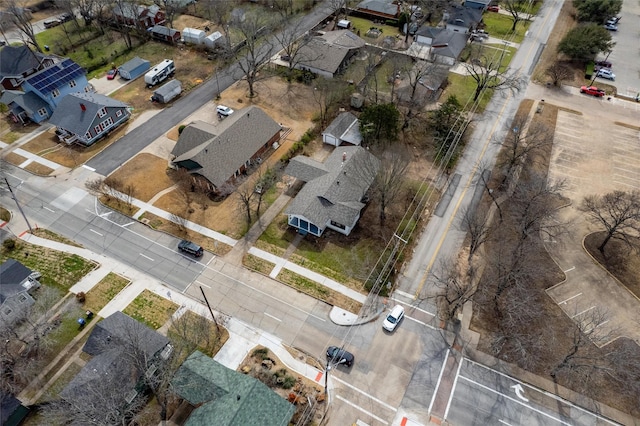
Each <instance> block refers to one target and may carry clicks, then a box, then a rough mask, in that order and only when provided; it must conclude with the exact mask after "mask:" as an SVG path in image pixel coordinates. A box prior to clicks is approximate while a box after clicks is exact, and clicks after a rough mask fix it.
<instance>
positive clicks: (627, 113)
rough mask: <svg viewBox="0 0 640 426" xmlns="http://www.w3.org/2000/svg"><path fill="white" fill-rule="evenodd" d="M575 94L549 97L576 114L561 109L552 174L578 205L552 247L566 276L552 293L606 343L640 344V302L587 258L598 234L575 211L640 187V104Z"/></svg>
mask: <svg viewBox="0 0 640 426" xmlns="http://www.w3.org/2000/svg"><path fill="white" fill-rule="evenodd" d="M575 92H576V93H572V92H570V89H568V88H567V89H564V90H563V91H557V92H552V91H547V92H546V93H545V94H544V96H546V97H547V99H546V100H547V102H550V103H557V104H559V105H562V106H566V107H567V108H571V110H575V112H572V111H569V110H568V109H567V110H560V111H558V118H557V121H556V130H555V134H554V146H553V152H552V159H551V164H550V170H549V176H550V178H551V179H554V180H564V181H565V183H566V190H565V191H563V192H564V194H565V195H566V196H567V197H569V198H570V199H571V205H570V206H569V207H567V208H565V209H562V210H561V214H560V217H559V220H560V221H561V222H565V223H569V224H570V226H571V231H570V232H569V234H568V235H566V236H562V237H561V238H558V240H554V239H549V240H547V241H546V247H547V249H548V250H549V252H550V253H551V255H552V256H553V258H554V259H555V260H556V262H557V263H558V266H559V267H560V268H561V269H562V270H563V271H564V273H565V276H566V280H565V281H564V282H562V283H559V284H558V285H556V286H554V287H552V288H550V289H548V290H547V293H548V294H549V296H550V297H551V298H552V299H553V300H554V301H555V302H556V303H557V304H558V306H559V307H560V308H561V309H563V311H564V312H565V313H566V315H567V316H568V317H570V318H572V319H573V320H574V321H576V322H589V321H591V322H593V320H595V323H593V324H591V325H592V326H593V327H597V331H596V333H595V334H597V335H598V336H605V335H607V336H606V337H607V338H606V339H605V340H606V341H603V342H600V343H601V344H603V343H608V342H609V341H611V340H613V339H615V338H617V337H620V336H627V337H630V338H632V339H633V340H635V341H637V342H639V343H640V330H638V328H637V326H635V325H634V324H635V322H634V321H633V317H634V315H636V313H637V312H638V311H640V300H638V299H637V298H635V297H634V296H633V295H631V294H630V293H629V292H628V291H627V290H626V289H624V288H623V287H622V286H620V285H619V284H618V283H617V282H616V281H615V280H613V278H612V277H611V276H610V275H609V274H608V273H607V271H605V270H604V269H603V268H601V267H600V266H598V265H597V264H596V263H595V262H594V261H593V260H592V259H591V258H590V257H589V256H588V254H587V253H586V252H585V250H584V249H583V247H582V239H583V238H584V237H585V236H586V235H587V234H589V233H590V232H593V231H595V230H596V228H595V227H594V226H593V225H591V224H589V223H587V222H586V221H585V220H584V215H583V214H582V213H581V212H579V211H578V210H577V208H576V207H577V206H578V205H579V204H580V203H581V201H582V199H583V198H584V197H585V196H586V195H590V194H601V195H602V194H605V193H608V192H611V191H614V190H622V191H631V190H638V189H640V150H639V149H638V147H639V146H640V129H639V128H638V127H634V126H637V125H638V123H639V122H640V121H639V120H638V117H639V112H638V111H637V108H634V107H636V106H637V104H635V103H632V102H624V103H623V102H622V101H615V100H611V101H608V100H606V98H593V97H589V96H587V95H584V94H579V93H577V91H575ZM540 96H542V95H540ZM554 97H556V99H554ZM549 98H551V99H549ZM598 230H599V229H598ZM603 295H606V297H603ZM590 331H591V330H590Z"/></svg>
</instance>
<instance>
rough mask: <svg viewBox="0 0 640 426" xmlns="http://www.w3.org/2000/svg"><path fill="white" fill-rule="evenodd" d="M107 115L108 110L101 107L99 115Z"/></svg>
mask: <svg viewBox="0 0 640 426" xmlns="http://www.w3.org/2000/svg"><path fill="white" fill-rule="evenodd" d="M105 115H107V110H106V109H104V108H100V111H98V117H100V118H102V117H104V116H105Z"/></svg>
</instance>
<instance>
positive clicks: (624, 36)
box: [596, 0, 640, 98]
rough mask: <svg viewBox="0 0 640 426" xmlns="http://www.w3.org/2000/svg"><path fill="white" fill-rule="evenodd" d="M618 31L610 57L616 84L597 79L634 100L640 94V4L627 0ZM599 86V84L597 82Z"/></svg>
mask: <svg viewBox="0 0 640 426" xmlns="http://www.w3.org/2000/svg"><path fill="white" fill-rule="evenodd" d="M620 16H621V17H622V18H621V19H620V22H619V23H618V31H612V32H611V35H612V38H613V41H614V42H615V43H616V45H615V47H614V48H613V51H612V52H611V54H610V55H609V61H611V62H612V63H613V72H614V73H615V75H616V80H615V82H609V81H608V80H602V79H597V80H598V81H600V80H601V81H603V82H606V83H610V84H613V85H614V86H616V87H617V89H618V94H620V95H624V96H628V97H630V98H634V97H635V96H636V95H637V94H638V93H640V57H639V56H638V37H640V25H638V17H639V16H640V2H637V1H632V0H626V1H624V2H623V3H622V11H621V12H620ZM596 84H597V82H596Z"/></svg>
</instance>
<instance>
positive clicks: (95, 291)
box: [84, 272, 131, 313]
mask: <svg viewBox="0 0 640 426" xmlns="http://www.w3.org/2000/svg"><path fill="white" fill-rule="evenodd" d="M130 282H131V281H129V280H128V279H126V278H124V277H121V276H120V275H117V274H114V273H113V272H109V273H108V274H107V276H105V277H104V278H103V279H101V280H100V282H99V283H98V284H96V285H95V286H94V287H93V288H92V289H91V290H89V291H88V292H87V294H86V300H85V302H84V308H85V309H88V310H90V311H92V312H96V313H97V312H98V311H100V309H102V308H104V307H105V306H106V305H107V303H109V302H110V301H111V299H113V298H114V297H116V295H117V294H118V293H120V292H121V291H122V289H124V288H125V287H126V286H127V284H129V283H130Z"/></svg>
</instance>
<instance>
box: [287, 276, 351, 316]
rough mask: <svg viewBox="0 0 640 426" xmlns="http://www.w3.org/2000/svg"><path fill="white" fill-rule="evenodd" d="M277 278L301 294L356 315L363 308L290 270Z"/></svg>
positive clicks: (340, 294) (342, 295) (348, 298)
mask: <svg viewBox="0 0 640 426" xmlns="http://www.w3.org/2000/svg"><path fill="white" fill-rule="evenodd" d="M277 278H278V280H279V281H280V282H283V283H285V284H287V285H288V286H289V287H293V288H294V289H296V290H298V291H299V292H301V293H305V294H308V295H309V296H311V297H314V298H316V299H319V300H322V301H324V302H326V303H328V304H330V305H333V306H338V307H340V308H342V309H345V310H347V311H349V312H353V313H354V314H357V313H358V312H360V309H361V308H362V303H360V302H356V301H355V300H353V299H351V298H350V297H347V296H345V295H344V294H342V293H338V292H337V291H334V290H331V289H330V288H328V287H325V286H323V285H322V284H319V283H317V282H315V281H312V280H310V279H308V278H306V277H303V276H302V275H298V274H296V273H295V272H293V271H290V270H288V269H282V271H281V272H280V273H279V274H278V277H277Z"/></svg>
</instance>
